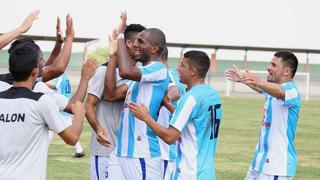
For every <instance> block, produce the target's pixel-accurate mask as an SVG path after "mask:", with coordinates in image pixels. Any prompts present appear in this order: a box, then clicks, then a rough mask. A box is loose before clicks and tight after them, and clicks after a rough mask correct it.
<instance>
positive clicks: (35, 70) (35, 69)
mask: <svg viewBox="0 0 320 180" xmlns="http://www.w3.org/2000/svg"><path fill="white" fill-rule="evenodd" d="M38 74H39V68H38V67H36V68H33V70H32V71H31V74H30V76H31V77H35V78H37V77H38Z"/></svg>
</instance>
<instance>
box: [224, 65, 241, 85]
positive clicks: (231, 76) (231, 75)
mask: <svg viewBox="0 0 320 180" xmlns="http://www.w3.org/2000/svg"><path fill="white" fill-rule="evenodd" d="M225 75H226V77H227V79H228V80H229V81H235V82H242V75H243V74H242V73H241V72H240V70H239V69H238V67H237V66H236V65H233V66H232V68H231V69H228V70H227V71H226V73H225Z"/></svg>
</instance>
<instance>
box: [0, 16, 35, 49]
mask: <svg viewBox="0 0 320 180" xmlns="http://www.w3.org/2000/svg"><path fill="white" fill-rule="evenodd" d="M39 13H40V11H39V10H36V11H33V12H32V13H30V14H29V15H28V16H27V17H26V19H25V20H24V21H23V23H22V24H21V25H20V26H19V27H18V28H16V29H14V30H12V31H10V32H7V33H5V34H3V35H1V36H0V49H2V48H3V47H5V46H6V45H8V44H9V43H10V42H11V41H13V40H14V39H16V38H17V37H19V36H20V35H21V34H23V33H25V32H27V31H28V30H29V29H30V27H31V26H32V23H33V21H34V20H36V19H38V15H39Z"/></svg>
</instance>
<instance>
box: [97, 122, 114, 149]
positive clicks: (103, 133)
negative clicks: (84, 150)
mask: <svg viewBox="0 0 320 180" xmlns="http://www.w3.org/2000/svg"><path fill="white" fill-rule="evenodd" d="M96 134H97V141H98V142H99V143H100V144H101V145H103V146H106V147H111V145H112V144H111V142H110V140H109V139H108V138H107V129H106V128H103V127H98V128H97V130H96Z"/></svg>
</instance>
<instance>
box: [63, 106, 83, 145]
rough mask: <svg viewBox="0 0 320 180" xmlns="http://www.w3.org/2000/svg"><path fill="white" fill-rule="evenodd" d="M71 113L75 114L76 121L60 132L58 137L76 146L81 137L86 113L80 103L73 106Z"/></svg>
mask: <svg viewBox="0 0 320 180" xmlns="http://www.w3.org/2000/svg"><path fill="white" fill-rule="evenodd" d="M71 111H72V113H73V114H74V121H73V122H72V125H71V126H69V127H68V128H66V129H65V130H63V131H62V132H60V133H59V134H58V135H59V136H60V137H61V138H62V139H63V141H64V142H66V143H67V144H69V145H75V144H76V143H77V142H78V140H79V138H80V135H81V131H82V125H83V118H84V115H85V112H86V111H85V108H84V105H83V104H82V103H81V102H79V101H77V102H76V103H74V104H72V106H71Z"/></svg>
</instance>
